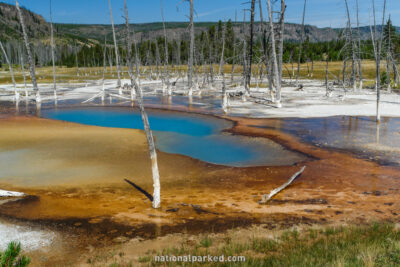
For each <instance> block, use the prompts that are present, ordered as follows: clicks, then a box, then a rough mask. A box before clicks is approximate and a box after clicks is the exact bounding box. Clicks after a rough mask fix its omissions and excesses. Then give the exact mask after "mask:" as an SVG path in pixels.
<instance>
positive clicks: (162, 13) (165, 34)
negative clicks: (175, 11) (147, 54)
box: [160, 0, 172, 95]
mask: <svg viewBox="0 0 400 267" xmlns="http://www.w3.org/2000/svg"><path fill="white" fill-rule="evenodd" d="M160 9H161V18H162V23H163V30H164V54H165V56H164V75H163V82H164V80H165V82H166V85H167V93H168V95H172V88H171V84H170V82H169V80H170V77H169V64H168V55H169V53H168V39H167V31H166V29H165V20H164V9H163V3H162V0H160ZM163 93H164V86H163Z"/></svg>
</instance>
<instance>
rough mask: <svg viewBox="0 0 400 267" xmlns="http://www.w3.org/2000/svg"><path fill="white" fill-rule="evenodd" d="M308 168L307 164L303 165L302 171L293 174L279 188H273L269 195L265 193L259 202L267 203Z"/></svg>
mask: <svg viewBox="0 0 400 267" xmlns="http://www.w3.org/2000/svg"><path fill="white" fill-rule="evenodd" d="M305 169H306V166H303V168H301V170H300V171H298V172H296V173H295V174H293V176H292V177H290V179H289V180H288V181H287V182H286V183H284V184H283V185H281V186H280V187H278V188H275V189H274V190H272V191H271V192H270V193H269V194H268V195H267V194H264V195H262V197H261V200H260V201H259V202H258V203H259V204H265V203H267V202H268V201H269V200H270V199H271V198H272V197H273V196H275V195H276V194H278V193H279V192H281V191H282V190H283V189H285V188H286V187H288V186H289V185H290V184H291V183H292V182H293V181H294V180H295V179H296V178H297V177H299V176H300V175H301V174H302V173H303V171H304V170H305Z"/></svg>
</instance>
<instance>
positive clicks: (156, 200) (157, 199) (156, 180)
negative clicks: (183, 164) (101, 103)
mask: <svg viewBox="0 0 400 267" xmlns="http://www.w3.org/2000/svg"><path fill="white" fill-rule="evenodd" d="M125 20H126V44H127V51H128V55H127V62H128V72H129V77H130V79H131V85H132V86H133V87H134V88H135V92H136V101H137V103H138V105H139V109H140V114H141V116H142V121H143V126H144V131H145V133H146V138H147V144H148V146H149V152H150V160H151V170H152V175H153V188H154V192H153V203H152V206H153V208H155V209H157V208H160V204H161V193H160V191H161V189H160V188H161V185H160V173H159V170H158V162H157V152H156V147H155V144H154V138H153V133H152V132H151V129H150V124H149V119H148V117H147V113H146V111H145V109H144V106H143V94H142V89H141V88H140V85H139V77H136V79H135V78H134V75H133V66H132V60H131V56H132V41H131V36H130V30H129V16H128V7H127V4H126V0H125Z"/></svg>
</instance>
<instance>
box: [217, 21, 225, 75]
mask: <svg viewBox="0 0 400 267" xmlns="http://www.w3.org/2000/svg"><path fill="white" fill-rule="evenodd" d="M225 32H226V23H225V24H224V28H223V30H222V52H221V59H220V61H219V70H218V75H221V74H222V73H223V72H224V64H225V59H224V58H225Z"/></svg>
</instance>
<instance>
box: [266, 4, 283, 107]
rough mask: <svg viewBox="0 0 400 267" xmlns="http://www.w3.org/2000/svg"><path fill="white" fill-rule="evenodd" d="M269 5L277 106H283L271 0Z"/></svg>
mask: <svg viewBox="0 0 400 267" xmlns="http://www.w3.org/2000/svg"><path fill="white" fill-rule="evenodd" d="M267 6H268V17H269V26H270V32H271V50H272V51H271V53H272V65H273V68H274V80H275V87H276V99H275V103H276V105H277V107H279V108H280V107H281V106H282V104H281V81H280V78H279V69H278V60H277V56H276V46H275V32H274V22H273V20H272V9H271V0H267Z"/></svg>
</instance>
